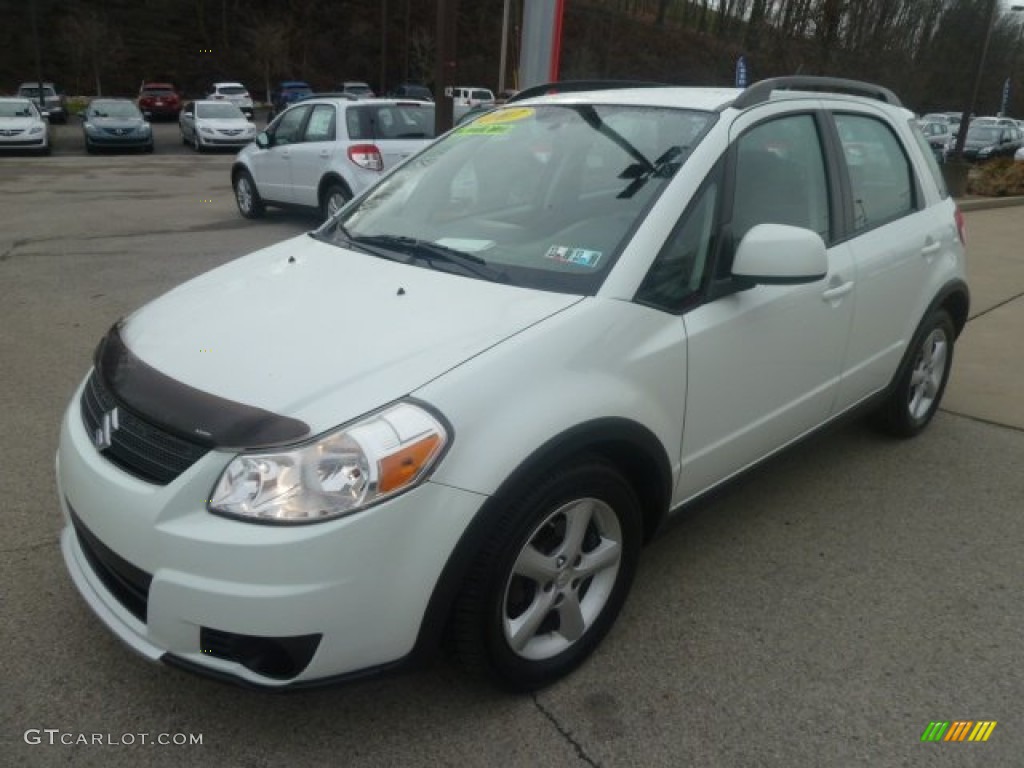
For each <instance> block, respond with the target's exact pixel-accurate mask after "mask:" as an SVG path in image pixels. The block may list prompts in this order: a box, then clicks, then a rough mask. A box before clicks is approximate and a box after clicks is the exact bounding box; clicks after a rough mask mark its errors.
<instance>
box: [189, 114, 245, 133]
mask: <svg viewBox="0 0 1024 768" xmlns="http://www.w3.org/2000/svg"><path fill="white" fill-rule="evenodd" d="M196 124H197V125H201V126H204V127H206V128H213V129H214V130H215V131H232V130H242V131H244V130H245V129H246V128H248V127H249V126H250V125H252V123H250V122H249V121H248V120H246V119H245V118H240V119H238V120H231V119H225V118H219V117H198V118H196Z"/></svg>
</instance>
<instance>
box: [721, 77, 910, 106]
mask: <svg viewBox="0 0 1024 768" xmlns="http://www.w3.org/2000/svg"><path fill="white" fill-rule="evenodd" d="M781 90H793V91H837V92H839V93H852V94H855V95H857V96H867V97H869V98H872V99H878V100H879V101H884V102H885V103H886V104H892V105H893V106H896V107H902V106H903V102H901V101H900V99H899V96H897V95H896V94H895V93H893V92H892V91H890V90H889V89H888V88H886V87H884V86H881V85H875V84H873V83H865V82H862V81H860V80H847V79H845V78H841V77H814V76H811V75H790V76H788V77H772V78H769V79H768V80H760V81H758V82H756V83H754V84H753V85H752V86H750V87H749V88H747V89H746V90H744V91H743V93H741V94H740V95H739V96H738V97H737V98H736V101H734V102H733V103H732V105H731V106H733V107H735V108H736V109H746V108H747V107H752V106H754V105H755V104H761V103H763V102H765V101H768V99H770V98H771V95H772V92H773V91H781Z"/></svg>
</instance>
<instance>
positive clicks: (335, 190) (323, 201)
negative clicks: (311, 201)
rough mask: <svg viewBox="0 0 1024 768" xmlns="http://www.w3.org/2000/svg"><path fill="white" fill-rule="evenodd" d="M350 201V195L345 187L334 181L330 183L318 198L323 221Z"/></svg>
mask: <svg viewBox="0 0 1024 768" xmlns="http://www.w3.org/2000/svg"><path fill="white" fill-rule="evenodd" d="M351 199H352V193H351V192H349V191H348V189H347V188H346V187H344V186H343V185H341V184H339V183H338V182H336V181H335V182H332V183H331V184H328V185H327V189H325V190H324V193H323V195H322V196H321V198H320V214H321V215H322V216H323V218H324V219H329V218H331V217H332V216H333V215H334V214H336V213H337V212H338V211H339V210H341V208H342V207H343V206H344V205H345V203H347V202H348V201H349V200H351Z"/></svg>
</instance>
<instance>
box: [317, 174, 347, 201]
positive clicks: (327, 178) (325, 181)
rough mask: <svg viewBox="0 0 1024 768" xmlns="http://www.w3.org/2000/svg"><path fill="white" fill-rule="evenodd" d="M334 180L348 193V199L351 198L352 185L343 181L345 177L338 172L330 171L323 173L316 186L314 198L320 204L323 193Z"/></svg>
mask: <svg viewBox="0 0 1024 768" xmlns="http://www.w3.org/2000/svg"><path fill="white" fill-rule="evenodd" d="M335 182H337V183H339V184H341V186H342V187H344V189H345V191H346V192H347V193H348V197H349V200H351V199H352V197H353V195H352V187H351V186H349V183H348V182H347V181H345V177H344V176H342V175H341V174H339V173H338V172H337V171H330V172H328V173H325V174H324V176H323V178H322V179H320V184H319V185H318V186H317V188H316V200H317V203H318V204H319V205H320V206H323V204H324V194H325V193H326V192H327V188H328V187H329V186H331V184H334V183H335Z"/></svg>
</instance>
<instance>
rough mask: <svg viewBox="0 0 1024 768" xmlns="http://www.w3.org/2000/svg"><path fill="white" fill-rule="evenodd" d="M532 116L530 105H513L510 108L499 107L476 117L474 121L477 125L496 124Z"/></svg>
mask: <svg viewBox="0 0 1024 768" xmlns="http://www.w3.org/2000/svg"><path fill="white" fill-rule="evenodd" d="M532 116H533V109H532V108H531V107H514V108H512V109H499V110H497V111H496V112H491V113H489V114H486V115H483V116H482V117H478V118H477V119H476V120H475V121H474V122H475V123H476V124H477V125H497V124H499V123H515V122H518V121H520V120H525V119H526V118H528V117H532Z"/></svg>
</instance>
